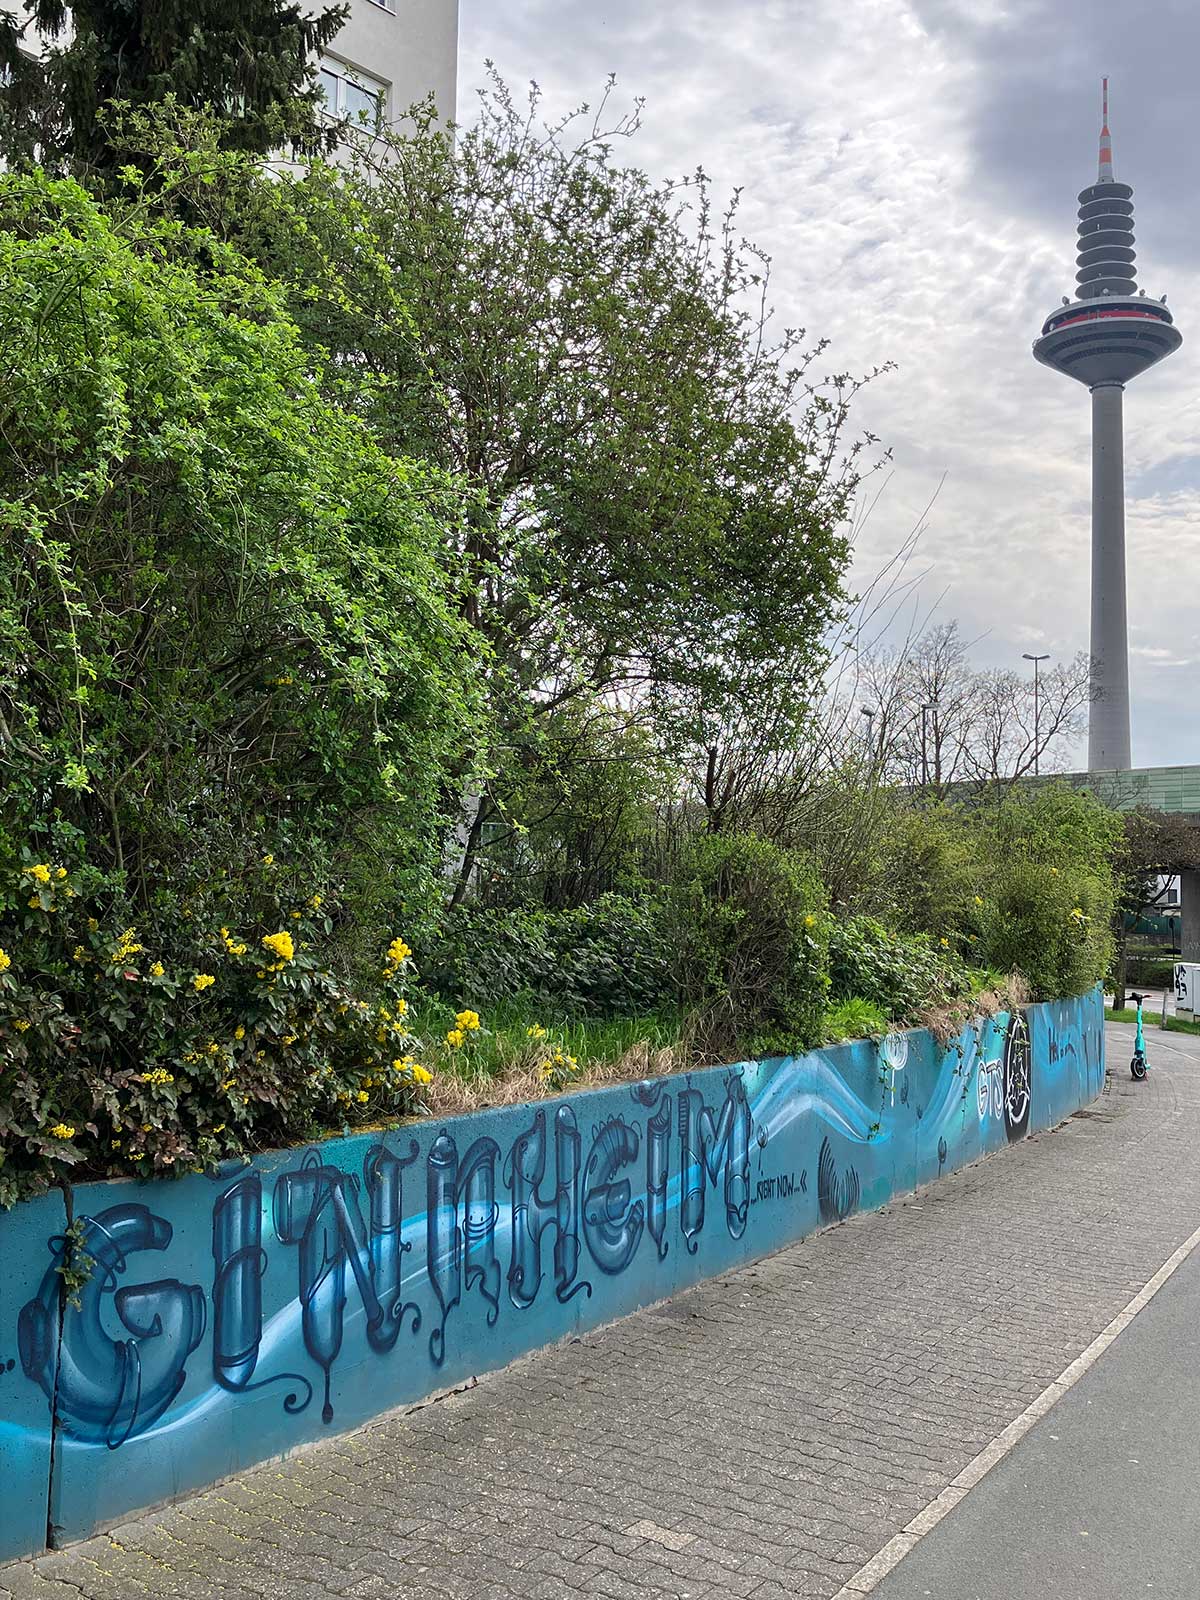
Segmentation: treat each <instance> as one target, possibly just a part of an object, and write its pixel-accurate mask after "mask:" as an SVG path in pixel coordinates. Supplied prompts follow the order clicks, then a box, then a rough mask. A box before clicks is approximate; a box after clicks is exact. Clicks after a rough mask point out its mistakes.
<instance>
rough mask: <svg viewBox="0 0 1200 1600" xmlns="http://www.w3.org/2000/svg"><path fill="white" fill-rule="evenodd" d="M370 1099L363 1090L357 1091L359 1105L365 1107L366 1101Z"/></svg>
mask: <svg viewBox="0 0 1200 1600" xmlns="http://www.w3.org/2000/svg"><path fill="white" fill-rule="evenodd" d="M370 1098H371V1096H370V1095H369V1094H368V1093H367V1091H366V1090H365V1089H360V1090H359V1091H358V1099H359V1103H360V1105H364V1106H365V1105H366V1103H367V1101H368V1100H369V1099H370Z"/></svg>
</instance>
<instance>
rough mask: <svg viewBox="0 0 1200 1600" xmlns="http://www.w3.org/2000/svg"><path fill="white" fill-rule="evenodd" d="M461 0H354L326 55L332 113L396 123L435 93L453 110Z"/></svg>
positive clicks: (324, 77) (441, 106)
mask: <svg viewBox="0 0 1200 1600" xmlns="http://www.w3.org/2000/svg"><path fill="white" fill-rule="evenodd" d="M457 85H458V0H350V16H349V17H348V19H347V21H346V23H345V25H344V26H343V28H342V30H341V32H340V33H338V34H337V35H336V36H335V37H334V39H333V40H332V42H331V43H330V45H329V48H328V49H327V50H326V52H325V54H324V56H323V57H322V58H321V86H322V88H323V89H324V91H325V96H326V99H327V100H328V101H329V104H330V109H331V110H332V112H333V113H334V115H336V116H339V117H343V116H349V117H352V118H354V119H356V120H357V119H359V118H362V119H364V120H365V121H367V122H368V123H372V124H380V125H385V126H389V127H395V126H396V125H397V124H399V123H403V121H404V120H405V116H406V114H407V112H408V110H409V108H410V107H411V106H413V105H415V104H417V103H418V102H419V101H422V100H424V99H425V98H426V97H427V96H428V95H430V94H432V95H433V97H434V102H435V104H436V106H437V111H438V116H439V117H440V118H441V119H442V120H443V121H446V120H448V119H450V118H452V117H453V116H454V104H455V94H456V91H457Z"/></svg>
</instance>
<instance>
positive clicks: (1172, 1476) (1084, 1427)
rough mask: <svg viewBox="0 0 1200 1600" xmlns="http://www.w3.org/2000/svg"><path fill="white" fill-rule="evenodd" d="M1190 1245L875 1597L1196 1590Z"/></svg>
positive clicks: (1197, 1407) (1022, 1599)
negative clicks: (1112, 1338) (1089, 1364)
mask: <svg viewBox="0 0 1200 1600" xmlns="http://www.w3.org/2000/svg"><path fill="white" fill-rule="evenodd" d="M1198 1357H1200V1250H1197V1251H1196V1252H1195V1253H1194V1254H1193V1255H1191V1256H1189V1258H1188V1259H1187V1260H1186V1261H1185V1262H1184V1263H1183V1265H1182V1266H1181V1267H1180V1268H1179V1270H1178V1271H1177V1272H1176V1273H1175V1275H1174V1276H1173V1277H1172V1278H1170V1279H1169V1280H1168V1282H1167V1283H1166V1284H1165V1285H1164V1287H1163V1288H1162V1289H1161V1290H1160V1291H1159V1292H1158V1294H1157V1295H1156V1296H1155V1297H1154V1299H1153V1300H1151V1301H1150V1303H1149V1305H1147V1306H1146V1307H1145V1309H1144V1310H1143V1311H1141V1312H1140V1313H1139V1315H1138V1316H1137V1317H1135V1319H1134V1320H1133V1322H1131V1323H1130V1325H1129V1326H1128V1328H1126V1329H1125V1331H1124V1332H1123V1333H1122V1334H1121V1335H1120V1337H1119V1338H1118V1339H1117V1340H1116V1342H1115V1343H1114V1344H1112V1345H1111V1346H1110V1347H1109V1349H1108V1350H1107V1351H1106V1352H1105V1353H1104V1355H1102V1356H1101V1357H1100V1359H1099V1361H1098V1362H1097V1363H1096V1365H1095V1366H1094V1367H1093V1368H1092V1369H1091V1370H1090V1371H1089V1372H1088V1373H1086V1374H1085V1375H1084V1377H1083V1378H1081V1379H1080V1381H1079V1382H1078V1383H1077V1384H1076V1385H1075V1387H1074V1388H1073V1389H1071V1390H1070V1391H1069V1392H1068V1393H1067V1394H1066V1395H1065V1396H1064V1397H1063V1399H1062V1400H1061V1401H1060V1402H1059V1404H1058V1405H1057V1406H1055V1407H1054V1409H1053V1410H1052V1411H1051V1412H1049V1413H1048V1415H1047V1416H1045V1417H1044V1418H1043V1419H1042V1420H1041V1421H1040V1422H1039V1423H1037V1424H1036V1426H1035V1427H1034V1428H1032V1429H1031V1430H1030V1432H1029V1433H1028V1434H1027V1435H1026V1436H1025V1438H1024V1439H1023V1440H1022V1441H1021V1442H1020V1443H1019V1444H1018V1445H1017V1446H1016V1448H1015V1449H1014V1451H1013V1452H1012V1454H1011V1455H1009V1456H1008V1457H1006V1458H1005V1460H1003V1461H1002V1462H1001V1463H1000V1464H999V1465H998V1466H997V1467H995V1468H993V1470H992V1471H991V1472H990V1473H989V1474H988V1476H987V1477H986V1478H984V1479H983V1480H982V1482H981V1483H980V1484H979V1485H978V1486H977V1487H976V1488H975V1489H973V1490H972V1491H971V1493H970V1494H968V1495H967V1497H966V1499H965V1500H963V1501H962V1503H961V1504H960V1505H959V1506H957V1507H956V1508H955V1509H954V1510H953V1511H952V1512H951V1513H950V1514H949V1516H947V1517H946V1518H945V1520H944V1521H943V1522H941V1523H939V1524H938V1526H937V1527H936V1528H934V1530H933V1532H932V1533H930V1534H929V1535H928V1536H927V1537H926V1538H925V1539H923V1540H922V1541H921V1543H920V1544H919V1545H917V1546H916V1548H915V1549H914V1550H913V1551H912V1553H911V1554H910V1555H909V1556H908V1557H907V1558H906V1559H905V1560H904V1561H902V1562H901V1563H900V1565H899V1566H898V1567H897V1568H896V1569H895V1571H894V1572H892V1573H891V1574H890V1576H889V1577H887V1578H885V1579H884V1581H883V1583H882V1584H881V1585H880V1586H879V1588H878V1589H876V1590H875V1600H926V1597H927V1596H936V1597H937V1600H1130V1597H1132V1596H1137V1595H1147V1594H1149V1595H1154V1596H1156V1597H1158V1600H1195V1597H1196V1596H1197V1595H1200V1359H1198Z"/></svg>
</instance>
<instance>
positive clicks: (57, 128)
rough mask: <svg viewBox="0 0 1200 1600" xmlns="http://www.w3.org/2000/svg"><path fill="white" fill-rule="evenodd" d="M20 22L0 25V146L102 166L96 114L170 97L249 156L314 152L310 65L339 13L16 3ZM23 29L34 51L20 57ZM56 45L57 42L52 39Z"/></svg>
mask: <svg viewBox="0 0 1200 1600" xmlns="http://www.w3.org/2000/svg"><path fill="white" fill-rule="evenodd" d="M24 9H25V13H26V16H25V19H24V21H23V22H22V21H19V20H18V18H17V17H16V15H14V14H13V13H11V12H9V13H5V14H4V15H3V17H2V19H0V66H3V68H4V69H5V83H4V86H3V89H2V90H0V148H2V149H3V153H4V155H5V156H6V157H7V159H8V160H9V161H10V162H13V161H20V160H29V159H32V158H34V157H36V159H37V160H39V161H40V162H42V163H43V164H44V165H46V166H50V167H53V166H57V165H59V164H60V163H61V162H63V161H70V162H72V163H74V164H75V165H76V166H77V167H91V168H100V169H104V168H106V167H109V166H111V165H112V164H113V160H114V154H113V147H112V144H111V142H110V135H109V130H108V128H107V126H106V123H105V118H104V110H105V107H106V106H107V105H108V104H109V103H110V102H111V101H123V102H127V103H128V104H130V105H132V106H134V107H137V106H144V105H148V104H154V103H155V102H161V101H163V100H165V99H166V98H167V97H168V96H174V97H175V98H176V99H177V100H178V101H179V102H180V104H182V105H185V106H208V107H212V108H214V110H215V112H216V114H217V115H218V117H219V119H220V128H221V138H222V142H223V143H225V144H226V145H227V146H229V147H230V148H231V149H238V150H248V151H253V152H255V153H257V154H259V155H262V154H265V153H266V152H267V151H268V150H270V149H272V148H275V147H277V146H279V145H280V144H282V143H284V142H292V143H298V144H301V145H308V146H310V147H315V146H318V145H320V144H321V143H323V142H325V141H326V140H327V138H328V137H329V130H327V129H326V128H324V127H323V125H322V123H321V118H320V106H321V95H320V90H319V89H318V87H317V85H316V57H317V56H318V55H319V54H320V53H321V51H322V50H324V49H325V48H326V46H327V45H328V44H329V43H330V41H331V40H332V39H333V37H334V36H335V34H336V33H337V32H338V30H339V29H340V28H341V26H342V24H343V23H344V22H345V20H346V17H347V16H348V15H349V8H348V6H347V5H345V4H340V5H335V6H330V7H326V8H325V9H323V10H321V11H318V12H315V13H310V12H307V11H306V10H305V9H304V7H303V6H301V5H298V4H295V3H292V0H166V3H164V0H71V4H70V5H69V6H68V5H67V4H66V3H65V0H25V5H24ZM31 30H32V31H34V32H35V33H37V34H39V35H40V36H41V38H42V39H43V40H44V41H45V47H44V48H43V49H41V50H40V51H38V52H37V53H33V52H30V51H28V50H24V49H22V48H21V47H22V44H23V43H24V39H25V36H26V35H27V34H28V33H29V32H30V31H31ZM60 41H61V42H60Z"/></svg>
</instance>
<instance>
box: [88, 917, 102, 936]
mask: <svg viewBox="0 0 1200 1600" xmlns="http://www.w3.org/2000/svg"><path fill="white" fill-rule="evenodd" d="M99 926H100V924H99V923H98V922H97V921H96V919H95V917H89V918H88V927H89V928H90V929H91V931H92V932H93V933H95V931H96V929H97V928H98V927H99Z"/></svg>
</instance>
